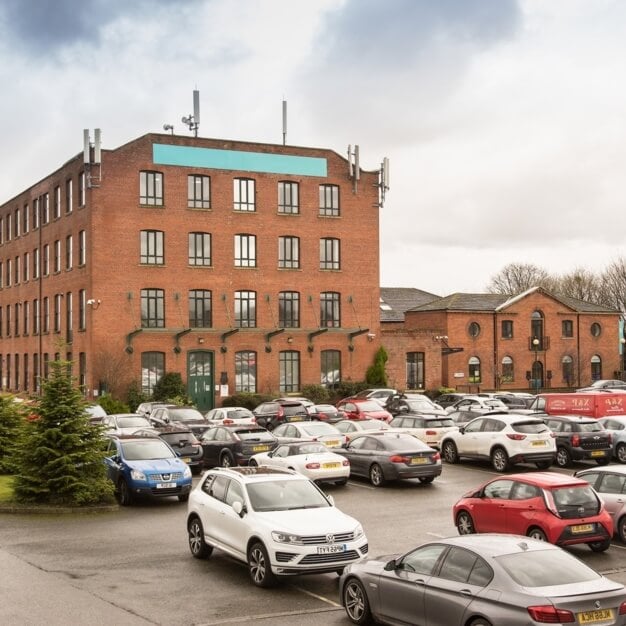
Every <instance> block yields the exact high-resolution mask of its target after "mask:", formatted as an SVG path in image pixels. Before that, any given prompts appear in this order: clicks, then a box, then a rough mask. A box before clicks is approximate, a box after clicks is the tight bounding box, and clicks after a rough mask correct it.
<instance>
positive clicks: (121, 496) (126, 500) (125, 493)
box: [117, 478, 133, 506]
mask: <svg viewBox="0 0 626 626" xmlns="http://www.w3.org/2000/svg"><path fill="white" fill-rule="evenodd" d="M117 499H118V501H119V503H120V504H121V505H122V506H128V505H129V504H132V503H133V494H132V493H131V491H130V489H129V488H128V483H127V482H126V481H125V480H124V479H123V478H122V479H121V480H120V482H119V483H118V485H117Z"/></svg>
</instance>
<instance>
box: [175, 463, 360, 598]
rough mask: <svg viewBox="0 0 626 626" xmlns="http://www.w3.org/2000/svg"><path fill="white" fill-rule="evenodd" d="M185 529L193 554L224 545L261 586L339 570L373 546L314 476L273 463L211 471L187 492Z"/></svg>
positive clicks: (201, 555)
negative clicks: (289, 577)
mask: <svg viewBox="0 0 626 626" xmlns="http://www.w3.org/2000/svg"><path fill="white" fill-rule="evenodd" d="M187 533H188V537H189V548H190V550H191V554H192V555H193V556H194V557H196V558H198V559H202V558H208V557H209V556H210V555H211V553H212V552H213V548H219V549H220V550H223V551H224V552H226V553H228V554H230V555H231V556H233V557H235V558H236V559H238V560H240V561H243V562H244V563H247V564H248V569H249V571H250V578H251V579H252V582H253V583H254V584H255V585H257V586H259V587H269V586H271V585H273V584H274V583H275V582H276V577H277V576H282V575H292V574H313V573H321V572H337V573H338V574H341V572H342V571H343V568H344V567H345V566H346V565H348V564H349V563H354V562H356V561H360V560H361V559H363V558H364V557H365V556H366V555H367V550H368V545H367V538H366V536H365V533H364V532H363V527H362V526H361V524H359V522H358V521H357V520H355V519H354V518H352V517H350V516H348V515H346V514H345V513H342V512H341V511H340V510H339V509H337V508H335V506H334V504H333V501H332V498H330V497H328V496H326V495H325V494H324V493H323V492H322V491H321V490H320V488H319V487H318V486H317V485H316V484H315V483H313V482H312V481H310V480H309V479H308V478H306V477H304V476H302V475H300V474H296V473H295V472H292V471H289V470H280V469H276V468H269V467H237V468H228V469H226V468H215V469H213V470H209V471H208V472H206V473H205V474H204V476H203V477H202V478H201V480H200V482H199V483H198V484H197V485H196V487H195V488H194V489H193V491H192V492H191V494H190V496H189V502H188V509H187Z"/></svg>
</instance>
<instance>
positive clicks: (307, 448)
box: [250, 427, 350, 485]
mask: <svg viewBox="0 0 626 626" xmlns="http://www.w3.org/2000/svg"><path fill="white" fill-rule="evenodd" d="M279 428H280V427H279ZM250 465H251V466H253V467H254V466H258V465H266V466H268V467H278V468H281V469H290V470H294V471H296V472H298V473H299V474H302V475H303V476H306V477H307V478H310V479H311V480H314V481H317V482H333V483H336V484H338V485H345V484H346V483H347V482H348V477H349V476H350V461H348V459H346V458H345V457H344V456H341V455H340V454H337V453H335V452H332V451H331V450H329V449H328V448H327V447H326V446H325V445H324V444H323V443H318V442H316V441H292V442H291V443H280V444H278V446H276V448H274V449H273V450H271V451H270V452H260V453H259V454H254V455H253V456H252V457H251V458H250Z"/></svg>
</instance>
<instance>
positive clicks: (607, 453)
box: [571, 447, 613, 461]
mask: <svg viewBox="0 0 626 626" xmlns="http://www.w3.org/2000/svg"><path fill="white" fill-rule="evenodd" d="M571 453H572V459H573V460H574V461H595V460H596V459H607V458H608V459H610V458H611V457H612V456H613V449H612V447H609V448H606V449H605V450H583V449H582V448H572V449H571Z"/></svg>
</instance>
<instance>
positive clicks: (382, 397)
mask: <svg viewBox="0 0 626 626" xmlns="http://www.w3.org/2000/svg"><path fill="white" fill-rule="evenodd" d="M396 393H398V391H397V390H396V389H388V388H386V387H378V388H374V389H363V390H362V391H359V392H358V393H355V394H354V395H352V396H350V397H349V398H344V400H373V401H374V402H377V403H378V404H380V406H384V404H385V402H387V398H388V397H389V396H392V395H394V394H396Z"/></svg>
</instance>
